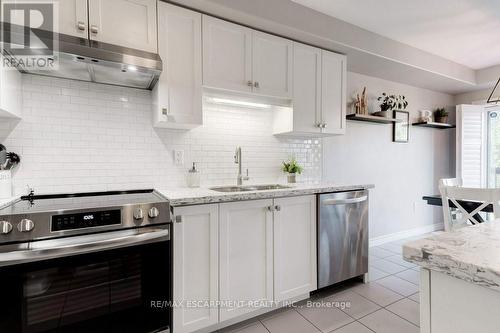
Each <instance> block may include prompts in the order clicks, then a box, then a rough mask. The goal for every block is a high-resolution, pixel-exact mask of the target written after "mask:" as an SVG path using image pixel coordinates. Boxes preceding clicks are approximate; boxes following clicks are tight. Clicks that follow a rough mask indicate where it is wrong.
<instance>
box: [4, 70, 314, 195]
mask: <svg viewBox="0 0 500 333" xmlns="http://www.w3.org/2000/svg"><path fill="white" fill-rule="evenodd" d="M23 100H24V110H23V118H22V120H21V121H20V122H8V121H7V120H5V119H0V143H3V144H4V145H5V146H6V147H7V148H8V150H9V151H14V152H16V153H18V154H19V155H20V156H21V158H22V162H21V164H20V166H19V168H18V169H16V170H15V171H14V178H13V181H14V188H15V193H16V194H24V193H26V186H27V185H29V186H31V187H34V188H35V190H36V191H37V192H39V193H40V192H78V191H103V190H111V189H133V188H167V187H172V186H185V185H186V183H185V176H186V173H187V170H188V168H189V167H190V165H191V162H192V161H196V162H199V168H200V170H201V172H202V175H201V181H202V185H204V186H207V185H216V184H235V183H236V175H237V166H236V164H234V160H233V155H234V151H235V148H236V146H237V145H239V146H242V148H243V167H244V168H248V169H249V171H250V177H251V182H253V183H266V182H283V181H284V180H285V178H284V176H283V174H282V173H281V168H280V167H281V162H282V161H283V160H284V159H287V158H288V157H290V156H295V157H297V159H298V160H299V162H300V163H302V164H303V165H304V166H305V168H306V170H305V172H304V174H303V175H302V176H300V179H301V180H314V179H320V177H321V141H320V140H312V139H302V140H301V139H280V138H276V137H274V136H273V135H272V119H273V115H272V111H271V110H265V111H264V110H256V109H241V108H240V109H227V108H226V109H224V108H222V107H205V110H204V111H205V112H204V124H205V125H204V126H203V127H199V128H196V129H194V130H192V131H186V132H184V131H173V130H166V129H154V128H153V126H152V112H151V103H152V100H151V93H150V92H149V91H143V90H137V89H130V88H119V87H113V86H106V85H100V84H93V83H85V82H78V81H70V80H63V79H54V78H46V77H41V76H32V75H23ZM174 149H178V150H183V151H184V154H185V163H184V165H183V166H177V165H174V163H173V150H174Z"/></svg>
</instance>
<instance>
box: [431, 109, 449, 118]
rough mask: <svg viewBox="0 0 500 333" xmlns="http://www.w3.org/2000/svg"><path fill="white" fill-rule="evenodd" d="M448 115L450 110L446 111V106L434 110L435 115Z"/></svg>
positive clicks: (439, 116)
mask: <svg viewBox="0 0 500 333" xmlns="http://www.w3.org/2000/svg"><path fill="white" fill-rule="evenodd" d="M446 116H448V111H446V110H445V109H444V108H437V109H435V110H434V117H438V118H441V117H446Z"/></svg>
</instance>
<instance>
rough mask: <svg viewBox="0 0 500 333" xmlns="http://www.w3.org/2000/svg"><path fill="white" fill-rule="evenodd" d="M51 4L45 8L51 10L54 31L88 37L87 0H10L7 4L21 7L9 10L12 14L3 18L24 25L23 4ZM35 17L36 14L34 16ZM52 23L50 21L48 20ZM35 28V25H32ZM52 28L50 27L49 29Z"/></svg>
mask: <svg viewBox="0 0 500 333" xmlns="http://www.w3.org/2000/svg"><path fill="white" fill-rule="evenodd" d="M31 3H32V4H35V5H36V4H37V3H39V4H43V5H47V4H53V5H54V6H53V7H52V9H49V8H47V10H52V11H53V13H54V15H56V16H55V18H56V22H54V23H55V25H54V28H55V32H58V33H61V34H65V35H70V36H75V37H81V38H88V6H87V0H51V1H49V0H29V1H21V0H16V1H14V2H12V1H10V3H9V5H10V4H12V5H13V6H17V8H18V9H21V10H20V11H19V12H17V14H18V15H16V13H13V12H11V15H12V16H8V15H7V16H6V17H5V18H4V19H5V21H6V22H10V23H14V24H20V25H24V24H26V22H25V21H24V10H22V9H23V6H27V7H28V8H33V6H31V7H30V4H31ZM34 17H36V16H34ZM30 23H31V24H36V23H35V22H30ZM50 23H51V24H52V22H50ZM33 27H34V28H36V26H33ZM50 30H52V29H50Z"/></svg>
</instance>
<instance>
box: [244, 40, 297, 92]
mask: <svg viewBox="0 0 500 333" xmlns="http://www.w3.org/2000/svg"><path fill="white" fill-rule="evenodd" d="M252 59H253V60H252V80H253V84H254V88H253V91H254V93H257V94H260V95H266V96H272V97H281V98H291V97H292V60H293V43H292V41H290V40H288V39H284V38H280V37H276V36H273V35H270V34H265V33H262V32H258V31H253V57H252Z"/></svg>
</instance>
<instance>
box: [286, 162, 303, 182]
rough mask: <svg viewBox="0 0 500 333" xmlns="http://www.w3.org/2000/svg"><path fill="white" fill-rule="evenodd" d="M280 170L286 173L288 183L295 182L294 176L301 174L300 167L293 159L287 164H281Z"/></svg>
mask: <svg viewBox="0 0 500 333" xmlns="http://www.w3.org/2000/svg"><path fill="white" fill-rule="evenodd" d="M282 170H283V172H284V173H287V174H288V175H287V180H288V183H295V182H296V175H297V174H299V175H300V174H301V173H302V167H301V166H300V165H299V164H298V163H297V161H296V160H295V159H291V160H289V161H288V162H283V167H282Z"/></svg>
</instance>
